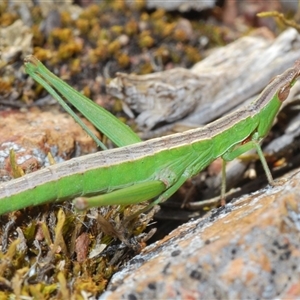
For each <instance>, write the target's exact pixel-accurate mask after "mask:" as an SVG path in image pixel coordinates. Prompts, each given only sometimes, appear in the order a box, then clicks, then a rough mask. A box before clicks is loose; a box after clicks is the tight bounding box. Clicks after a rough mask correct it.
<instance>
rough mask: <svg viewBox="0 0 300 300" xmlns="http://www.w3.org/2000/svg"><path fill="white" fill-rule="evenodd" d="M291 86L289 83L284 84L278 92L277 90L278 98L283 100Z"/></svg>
mask: <svg viewBox="0 0 300 300" xmlns="http://www.w3.org/2000/svg"><path fill="white" fill-rule="evenodd" d="M290 89H291V87H290V86H289V85H287V86H284V87H283V88H282V89H281V90H280V91H279V92H278V99H279V100H280V101H281V102H283V101H284V100H285V99H286V98H287V97H288V95H289V93H290Z"/></svg>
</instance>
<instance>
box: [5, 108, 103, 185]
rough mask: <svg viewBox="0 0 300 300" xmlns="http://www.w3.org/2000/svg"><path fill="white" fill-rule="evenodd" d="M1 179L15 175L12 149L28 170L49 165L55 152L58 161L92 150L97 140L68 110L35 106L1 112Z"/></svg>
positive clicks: (28, 171) (20, 162)
mask: <svg viewBox="0 0 300 300" xmlns="http://www.w3.org/2000/svg"><path fill="white" fill-rule="evenodd" d="M0 128H1V136H0V181H1V180H2V181H3V180H8V179H10V178H11V177H12V170H11V164H10V162H9V150H10V149H13V150H14V152H15V156H16V162H17V164H18V166H19V167H20V168H22V169H23V171H24V173H30V172H32V171H35V170H37V169H39V168H41V167H43V166H47V165H49V160H48V158H47V154H48V152H51V155H52V157H53V158H54V161H55V162H56V163H58V162H61V161H64V160H66V159H70V158H71V157H72V156H74V155H76V156H79V155H81V154H87V153H92V152H95V151H96V150H97V147H96V146H95V143H94V142H93V141H92V139H91V138H90V137H89V136H88V135H87V134H86V133H85V132H84V131H83V129H82V128H81V127H80V126H79V125H78V124H77V123H75V121H74V120H73V119H72V118H71V117H70V116H69V115H67V114H64V113H59V112H56V113H54V112H46V111H44V112H43V111H41V110H39V109H38V108H33V109H30V110H27V111H25V112H21V111H19V110H10V111H1V112H0Z"/></svg>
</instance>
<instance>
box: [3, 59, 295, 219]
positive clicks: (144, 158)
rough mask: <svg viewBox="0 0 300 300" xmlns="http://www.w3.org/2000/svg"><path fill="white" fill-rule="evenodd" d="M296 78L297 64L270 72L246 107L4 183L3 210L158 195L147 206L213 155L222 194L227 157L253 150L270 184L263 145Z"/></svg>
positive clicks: (81, 206) (125, 201)
mask: <svg viewBox="0 0 300 300" xmlns="http://www.w3.org/2000/svg"><path fill="white" fill-rule="evenodd" d="M27 63H29V64H31V65H30V66H31V67H34V68H37V67H39V64H40V63H39V64H38V62H37V61H36V60H33V58H32V57H31V58H30V59H28V60H27ZM53 76H54V75H53ZM299 76H300V61H297V62H296V63H295V65H294V67H292V68H289V69H287V70H286V71H285V72H284V73H283V74H281V75H279V76H277V77H275V78H274V80H273V81H272V82H271V83H270V84H269V85H268V86H267V87H266V88H265V89H264V90H263V91H262V93H261V94H260V95H259V97H258V98H257V99H256V100H255V101H254V102H252V103H251V104H250V105H249V106H248V107H245V108H242V109H239V110H237V111H235V112H233V113H231V114H228V115H227V116H224V117H222V118H220V119H218V120H216V121H214V122H212V123H210V124H208V125H206V126H205V127H202V128H199V129H193V130H189V131H186V132H183V133H178V134H173V135H170V136H165V137H162V138H156V139H152V140H149V141H146V142H139V143H137V142H138V140H139V139H138V138H136V137H134V135H133V140H132V141H131V142H130V143H131V144H130V143H129V144H130V145H122V143H123V137H122V134H121V135H120V140H118V141H117V143H119V145H122V147H120V148H116V149H113V150H106V151H102V152H98V153H95V154H89V155H86V156H83V157H79V158H74V159H71V160H70V161H66V162H64V163H60V164H57V165H53V166H50V167H47V168H44V169H42V170H39V171H37V172H34V173H31V174H28V175H25V176H23V177H21V178H18V179H14V180H11V181H9V182H7V183H3V184H1V185H0V214H4V213H7V212H10V211H14V210H18V209H21V208H24V207H28V206H32V205H40V204H43V203H46V202H53V201H63V200H67V199H74V198H75V197H77V198H75V200H74V204H75V207H76V208H78V209H87V208H90V207H94V206H102V205H128V204H134V203H139V202H142V201H146V200H150V199H152V198H155V197H157V199H156V200H155V201H154V202H153V203H152V204H151V206H152V205H154V204H156V203H159V202H162V201H165V200H166V199H168V198H169V197H170V196H171V195H173V194H174V193H175V192H176V191H177V190H178V189H179V187H180V186H181V185H182V184H183V183H184V182H185V181H186V180H187V179H188V178H190V177H192V176H194V175H196V174H197V173H199V172H200V171H201V170H203V169H204V168H205V167H207V166H208V165H209V164H210V163H211V162H212V161H214V160H215V159H217V158H218V157H221V158H222V159H223V168H222V174H223V181H222V195H224V193H225V180H224V179H225V164H226V162H227V161H230V160H233V159H235V158H236V157H238V156H240V155H241V154H243V153H245V152H246V151H248V150H250V149H252V148H255V149H256V150H257V153H258V155H259V158H260V160H261V162H262V165H263V167H264V170H265V172H266V175H267V178H268V181H269V183H270V184H271V185H272V184H273V178H272V175H271V172H270V170H269V168H268V166H267V163H266V160H265V158H264V155H263V153H262V150H261V147H260V142H261V141H262V139H263V138H264V137H265V136H266V135H267V134H268V132H269V130H270V128H271V126H272V124H273V121H274V118H275V117H276V115H277V113H278V111H279V109H280V107H281V105H282V103H283V101H284V100H285V99H286V98H287V96H288V94H289V91H290V88H291V87H292V86H293V85H294V83H295V81H296V80H297V79H298V77H299ZM50 79H51V78H50ZM50 79H49V78H48V79H47V80H48V81H50Z"/></svg>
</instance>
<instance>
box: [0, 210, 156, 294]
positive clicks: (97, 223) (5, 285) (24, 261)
mask: <svg viewBox="0 0 300 300" xmlns="http://www.w3.org/2000/svg"><path fill="white" fill-rule="evenodd" d="M141 207H142V206H132V207H131V206H129V207H127V208H126V209H121V208H120V207H113V208H112V207H110V208H107V207H106V208H101V209H93V210H90V211H89V212H87V213H84V214H77V213H76V212H74V211H73V209H72V207H71V205H70V204H68V205H63V206H61V205H55V206H54V205H50V206H43V207H40V208H34V209H32V210H30V209H27V210H24V211H20V212H16V213H12V214H9V215H6V216H2V217H1V223H2V228H1V233H0V237H1V244H2V247H1V252H0V298H1V297H8V296H9V295H15V296H16V297H20V296H21V295H22V296H24V295H27V296H30V297H34V298H38V299H45V298H47V299H49V298H52V299H61V298H62V297H64V295H65V296H67V299H68V298H69V297H70V295H72V296H73V297H75V298H76V299H84V297H85V296H84V294H87V295H93V296H96V295H99V294H100V293H101V292H102V291H103V290H104V288H105V287H106V284H107V282H108V280H109V279H110V277H111V276H112V275H113V273H114V272H115V271H116V270H118V268H119V267H120V266H121V265H123V264H124V263H125V262H126V261H128V260H129V259H130V258H131V257H132V256H133V255H135V254H137V253H139V252H140V250H141V249H142V248H143V247H144V246H145V242H146V241H147V239H149V238H150V237H151V232H150V234H146V233H142V232H143V231H144V230H145V228H146V226H147V225H148V223H149V221H150V220H151V219H152V217H153V214H154V212H155V211H157V208H155V209H154V210H152V212H151V213H150V214H148V215H145V214H142V215H140V216H139V217H137V218H135V219H132V220H131V219H130V218H129V217H130V216H132V214H133V213H134V212H136V211H137V210H138V209H141ZM28 215H31V216H34V217H32V218H30V217H29V218H28ZM1 299H2V298H1Z"/></svg>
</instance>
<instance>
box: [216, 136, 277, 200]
mask: <svg viewBox="0 0 300 300" xmlns="http://www.w3.org/2000/svg"><path fill="white" fill-rule="evenodd" d="M261 140H262V139H261V138H260V136H259V133H258V132H255V133H254V134H252V136H251V139H249V141H247V142H246V143H244V144H242V145H239V146H238V147H237V146H236V145H235V146H233V147H232V148H230V149H229V150H228V151H227V152H226V153H225V154H224V155H223V156H222V159H223V164H222V186H221V201H223V202H225V196H224V195H225V193H226V162H227V161H231V160H233V159H235V158H237V157H239V156H241V155H242V154H244V153H246V152H247V151H249V150H251V149H256V151H257V154H258V156H259V159H260V161H261V163H262V166H263V168H264V171H265V173H266V176H267V179H268V182H269V184H270V185H274V179H273V177H272V174H271V171H270V168H269V167H268V164H267V161H266V159H265V157H264V154H263V151H262V149H261V146H260V142H261Z"/></svg>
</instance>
